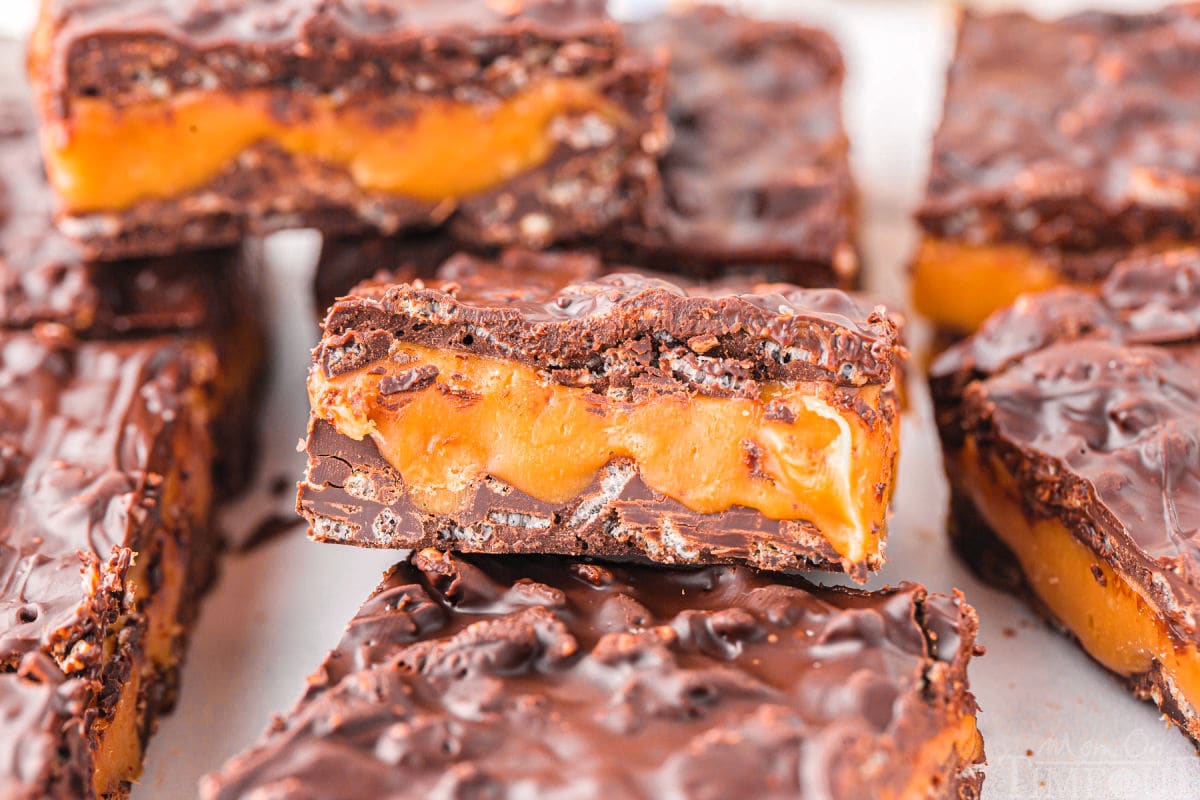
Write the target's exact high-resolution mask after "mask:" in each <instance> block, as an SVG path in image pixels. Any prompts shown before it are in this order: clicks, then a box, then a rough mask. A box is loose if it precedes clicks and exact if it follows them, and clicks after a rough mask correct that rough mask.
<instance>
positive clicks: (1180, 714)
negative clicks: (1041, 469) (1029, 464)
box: [949, 490, 1200, 751]
mask: <svg viewBox="0 0 1200 800" xmlns="http://www.w3.org/2000/svg"><path fill="white" fill-rule="evenodd" d="M949 533H950V541H951V544H952V545H953V547H954V551H955V552H956V553H957V554H958V555H959V556H960V557H961V558H962V559H963V561H964V562H966V564H967V565H968V566H970V567H971V569H972V571H974V572H975V574H976V575H978V576H979V577H980V578H981V579H982V580H983V581H985V582H986V583H988V584H990V585H992V586H995V587H996V588H998V589H1001V590H1003V591H1006V592H1008V593H1010V594H1013V595H1015V596H1017V597H1020V598H1021V599H1023V600H1024V601H1025V602H1026V603H1027V604H1028V605H1029V606H1030V608H1032V609H1033V610H1034V611H1035V612H1036V613H1037V614H1038V616H1040V617H1042V619H1043V620H1045V621H1046V623H1047V624H1048V625H1049V626H1050V627H1052V628H1053V629H1054V630H1056V631H1058V632H1059V633H1061V634H1063V635H1065V636H1067V637H1068V638H1070V639H1072V640H1073V641H1074V642H1075V643H1076V644H1077V645H1079V644H1080V642H1079V639H1078V637H1076V636H1075V634H1074V633H1073V632H1072V631H1071V629H1070V628H1068V627H1066V626H1065V625H1063V623H1062V622H1061V621H1060V620H1059V619H1058V617H1057V616H1056V615H1055V614H1054V612H1052V611H1051V610H1050V609H1049V608H1048V607H1047V606H1046V604H1045V603H1043V602H1042V600H1041V598H1040V597H1038V595H1037V592H1035V591H1034V590H1033V587H1031V586H1030V585H1029V583H1028V581H1026V579H1025V575H1024V572H1023V571H1022V570H1021V565H1020V561H1019V560H1018V559H1017V557H1016V555H1015V554H1014V553H1013V552H1012V550H1011V549H1010V548H1009V547H1008V545H1006V544H1005V543H1004V542H1003V541H1002V540H1001V539H1000V537H999V536H997V534H996V532H995V531H994V530H993V529H992V527H991V526H990V525H989V524H988V523H987V521H986V520H985V519H984V518H983V515H982V514H981V513H979V510H978V509H977V508H976V507H975V504H974V503H973V502H972V501H971V500H970V498H968V497H967V496H965V495H964V494H962V493H961V492H958V491H956V490H952V493H951V497H950V517H949ZM1080 649H1083V647H1082V646H1081V645H1080ZM1084 652H1085V653H1086V652H1087V651H1086V650H1084ZM1089 655H1090V654H1089ZM1093 660H1094V659H1093ZM1096 663H1097V664H1098V665H1099V666H1101V667H1102V668H1104V670H1105V671H1106V672H1108V673H1109V674H1110V675H1112V676H1113V677H1114V678H1116V679H1117V681H1118V682H1120V684H1121V685H1122V686H1124V687H1125V688H1126V689H1128V690H1129V691H1130V692H1131V693H1132V694H1133V695H1134V696H1135V697H1137V698H1138V699H1139V700H1144V701H1150V702H1153V703H1154V704H1155V705H1156V706H1158V708H1159V710H1160V711H1161V712H1162V713H1163V714H1164V715H1166V717H1167V718H1168V719H1170V720H1171V722H1173V723H1174V724H1175V725H1177V726H1178V727H1179V729H1180V730H1181V731H1182V732H1183V733H1184V735H1185V736H1187V737H1188V738H1189V739H1190V740H1191V741H1192V744H1193V745H1195V746H1196V748H1197V751H1200V716H1198V715H1196V714H1193V713H1189V711H1188V710H1187V709H1185V708H1183V707H1182V706H1181V705H1180V704H1179V703H1178V702H1176V699H1175V694H1174V691H1173V688H1172V686H1171V683H1170V678H1169V676H1167V675H1166V674H1164V672H1163V670H1162V668H1161V666H1160V665H1159V664H1158V662H1157V661H1156V662H1154V665H1153V667H1152V668H1151V669H1150V670H1149V671H1147V672H1143V673H1139V674H1135V675H1122V674H1120V673H1117V672H1113V671H1112V670H1110V669H1108V668H1107V667H1104V665H1103V664H1100V662H1098V661H1097V662H1096Z"/></svg>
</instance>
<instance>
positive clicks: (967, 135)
mask: <svg viewBox="0 0 1200 800" xmlns="http://www.w3.org/2000/svg"><path fill="white" fill-rule="evenodd" d="M1198 23H1200V5H1198V4H1194V3H1193V4H1184V5H1179V6H1174V7H1171V8H1168V9H1165V10H1163V11H1160V12H1157V13H1153V14H1142V15H1119V14H1102V13H1085V14H1079V15H1075V16H1070V17H1066V18H1064V19H1061V20H1057V21H1043V20H1038V19H1035V18H1033V17H1030V16H1027V15H1025V14H1021V13H1003V14H995V15H987V14H980V13H975V12H971V11H966V12H965V13H964V15H963V18H962V26H961V29H960V32H959V40H958V50H957V54H956V56H955V59H954V63H953V64H952V66H951V68H950V73H949V79H948V86H947V95H946V105H945V115H944V118H943V120H942V124H941V127H940V129H939V130H938V132H937V135H936V137H935V139H934V147H933V166H932V170H931V174H930V178H929V185H928V191H927V194H926V200H925V204H924V206H923V207H922V209H921V211H920V214H919V217H920V221H921V224H922V225H923V226H924V227H925V229H926V230H927V231H928V232H930V233H931V234H933V235H936V236H940V237H945V238H950V239H957V240H965V241H967V242H973V243H982V242H995V241H1006V240H1007V241H1016V242H1020V243H1023V244H1028V245H1032V246H1035V247H1043V246H1053V247H1062V248H1069V249H1091V248H1097V247H1105V246H1110V245H1117V246H1127V245H1136V244H1140V243H1142V242H1145V241H1147V240H1153V239H1168V240H1184V241H1190V240H1194V239H1195V238H1196V237H1197V236H1198V235H1200V192H1197V190H1196V189H1195V188H1194V184H1195V183H1196V179H1197V177H1200V106H1197V104H1196V103H1195V102H1194V99H1195V97H1196V95H1197V94H1198V93H1200V24H1198Z"/></svg>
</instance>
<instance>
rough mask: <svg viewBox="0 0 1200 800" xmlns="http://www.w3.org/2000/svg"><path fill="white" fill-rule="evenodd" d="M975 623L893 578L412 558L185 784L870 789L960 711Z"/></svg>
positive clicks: (467, 792)
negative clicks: (876, 581) (252, 727)
mask: <svg viewBox="0 0 1200 800" xmlns="http://www.w3.org/2000/svg"><path fill="white" fill-rule="evenodd" d="M974 632H975V620H974V612H973V611H972V610H971V609H970V608H969V607H968V606H966V605H965V604H962V603H961V602H955V601H951V600H950V598H940V597H938V596H927V595H926V593H925V591H924V589H922V588H921V587H919V586H916V585H912V584H904V585H901V586H899V587H896V588H893V589H889V590H885V591H883V592H878V593H874V594H868V593H864V592H857V591H853V590H848V589H818V588H817V587H814V586H812V585H810V584H808V583H806V582H804V581H803V580H801V579H799V578H785V577H779V576H767V575H765V574H763V573H756V572H754V571H752V570H748V569H741V568H735V567H712V568H707V569H700V570H691V571H683V570H677V571H658V570H654V569H651V568H647V567H634V566H618V565H604V566H601V565H599V564H594V563H590V562H587V561H579V560H570V559H553V558H547V557H497V556H491V557H468V556H459V555H450V554H447V555H444V556H443V555H441V554H437V553H433V552H432V551H424V552H423V553H420V554H417V555H416V556H414V557H413V559H412V561H411V563H402V564H400V565H398V566H397V567H395V568H393V570H392V571H391V572H390V573H389V574H388V575H387V576H386V578H385V580H384V582H383V584H382V585H381V586H380V587H379V588H378V589H377V590H376V592H375V594H374V595H373V596H372V598H371V599H370V600H368V601H367V602H366V604H364V605H363V607H362V609H361V610H360V611H359V613H358V615H357V616H356V617H355V619H354V620H353V621H352V622H351V623H350V625H349V627H348V628H347V630H346V633H345V635H344V636H343V638H342V642H341V643H340V644H339V646H338V648H337V649H336V650H334V651H333V652H332V653H331V654H330V655H329V657H328V659H327V660H326V662H325V664H324V665H323V666H322V668H321V669H320V670H319V671H318V673H317V674H316V675H315V676H314V677H313V678H312V679H311V681H310V685H309V689H308V691H307V693H306V695H305V697H304V698H303V699H302V700H301V702H300V703H299V704H298V705H297V707H296V708H295V710H294V711H293V712H292V713H291V714H290V715H289V716H288V717H287V718H285V719H283V720H281V721H279V722H278V723H277V724H276V726H275V727H274V729H273V730H272V731H271V733H270V734H269V735H268V737H267V738H266V739H265V741H264V742H263V743H262V744H260V745H259V746H258V747H257V748H255V749H254V750H251V751H250V752H249V753H247V754H245V755H243V756H241V757H239V758H237V759H234V760H233V761H232V762H230V763H229V764H228V765H227V766H226V767H225V769H224V771H223V772H221V773H220V774H218V775H215V776H210V777H209V778H208V779H206V781H205V783H204V787H203V791H202V794H203V795H204V796H205V797H206V798H209V800H218V799H219V800H226V799H227V798H228V799H229V800H232V798H236V797H248V796H250V795H254V796H263V797H266V796H271V797H285V796H286V797H293V796H295V797H300V796H304V797H325V796H338V797H345V798H351V797H363V798H367V797H385V796H386V797H390V798H405V797H422V798H424V797H443V796H444V797H462V796H472V797H495V798H502V797H503V798H515V797H521V796H530V797H533V796H537V797H578V798H593V797H595V798H601V797H629V798H641V797H645V798H660V797H681V798H682V797H689V798H691V797H735V796H736V797H763V798H784V797H787V798H796V797H810V798H816V797H825V798H861V797H868V796H879V795H880V793H881V791H882V790H884V789H887V788H894V787H899V786H903V785H905V781H906V779H907V777H908V772H909V770H910V769H911V767H912V765H913V755H914V753H915V751H916V748H918V747H919V746H920V745H921V744H923V743H924V741H925V740H926V738H927V737H930V736H932V735H934V734H936V733H937V732H939V730H941V728H942V726H944V725H946V724H950V715H951V714H952V713H956V712H959V711H965V712H967V713H973V711H974V702H973V700H972V699H971V697H970V695H969V694H965V686H964V683H965V665H966V661H967V659H968V658H969V656H970V654H971V651H972V647H973V638H974ZM867 752H869V753H871V754H872V763H874V764H876V765H877V769H876V770H875V773H874V774H873V775H868V774H867V772H866V771H864V770H863V769H862V763H863V762H862V760H861V759H862V758H863V757H864V756H865V754H866V753H867ZM287 787H303V789H302V790H299V791H296V792H295V793H294V794H293V793H290V792H289V789H288V788H287Z"/></svg>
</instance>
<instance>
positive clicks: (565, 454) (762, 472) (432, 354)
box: [309, 343, 898, 560]
mask: <svg viewBox="0 0 1200 800" xmlns="http://www.w3.org/2000/svg"><path fill="white" fill-rule="evenodd" d="M417 366H433V367H435V368H436V369H437V372H438V376H437V379H436V381H435V382H434V383H433V384H432V385H429V386H426V387H424V388H422V389H420V390H417V391H408V392H404V393H399V394H392V395H382V394H381V393H380V390H379V385H380V382H381V381H382V380H383V379H384V378H385V377H387V376H389V375H397V374H398V373H408V371H409V370H412V369H413V368H414V367H417ZM858 391H859V397H860V399H861V400H862V401H863V402H865V403H866V404H868V405H870V406H872V407H879V405H880V403H881V402H883V398H882V395H883V392H884V389H883V388H881V387H878V386H868V387H864V388H862V389H860V390H858ZM831 392H832V389H831V388H830V387H827V386H824V385H818V384H812V385H808V384H797V385H794V386H783V385H763V386H762V387H761V394H760V396H759V397H758V398H754V399H750V398H713V397H704V396H699V395H694V394H683V393H676V394H664V395H658V396H652V397H649V398H647V399H645V400H642V401H640V402H638V403H631V402H625V401H622V400H618V399H614V398H612V397H608V396H606V395H599V394H596V393H594V392H590V391H587V390H586V389H580V388H574V387H567V386H562V385H560V384H557V383H554V382H551V381H548V380H546V379H544V378H542V377H541V376H540V375H539V374H538V372H537V371H536V370H534V369H533V368H531V367H527V366H525V365H522V364H517V363H514V362H510V361H504V360H500V359H493V358H486V357H481V356H473V355H467V354H464V353H456V352H451V351H446V350H436V349H431V348H427V347H421V346H418V345H411V344H404V343H397V344H395V345H394V346H393V348H392V353H391V358H390V359H389V360H387V361H380V362H376V363H373V364H371V365H370V366H369V367H366V368H364V369H361V370H358V371H356V372H351V373H346V374H343V375H339V376H337V377H334V378H327V377H326V376H325V375H324V373H323V372H322V371H321V370H320V369H314V370H313V371H312V372H311V373H310V379H309V397H310V399H311V401H312V407H313V409H314V410H315V411H316V413H317V414H319V415H320V416H321V417H322V418H323V419H325V420H327V421H329V422H330V423H332V424H333V425H334V427H336V428H337V430H338V431H339V432H341V433H342V434H343V435H345V436H349V437H350V438H353V439H357V440H361V439H363V438H364V437H367V436H370V437H372V439H374V441H375V444H376V445H377V447H378V448H379V452H380V454H381V455H382V456H383V457H384V458H385V459H386V460H387V461H388V462H389V463H390V464H391V465H392V466H394V467H395V468H396V469H397V470H398V471H399V473H400V475H401V477H402V478H403V479H404V482H405V484H406V486H407V489H408V491H409V493H410V497H411V498H412V501H413V502H414V503H415V504H416V505H417V506H418V507H419V508H421V509H423V510H424V511H426V512H429V513H436V514H453V513H456V512H458V511H460V510H462V509H463V508H464V507H465V505H466V504H467V503H468V502H469V501H470V499H471V495H472V492H473V489H474V486H475V484H476V482H477V481H479V480H480V479H482V478H483V477H485V476H492V477H495V478H498V479H499V480H501V481H504V482H505V483H507V484H509V485H511V486H513V487H515V488H517V489H519V490H520V491H522V492H524V493H526V494H528V495H530V496H532V497H535V498H537V499H539V500H542V501H543V502H546V503H553V504H563V503H566V502H568V501H570V500H572V499H573V498H575V497H576V496H577V495H578V494H579V493H580V492H581V491H583V490H584V489H586V488H587V486H588V485H589V484H590V483H591V482H592V481H593V480H594V479H595V477H596V474H597V472H598V471H600V470H601V469H602V468H603V467H604V466H605V465H606V464H608V463H609V462H610V461H612V460H613V459H616V458H628V459H631V460H633V461H634V462H635V463H636V464H637V466H638V469H639V470H640V473H641V477H642V480H643V481H644V482H645V483H646V484H647V485H648V486H649V487H650V488H652V489H654V490H656V491H658V492H660V493H662V494H664V495H666V496H667V497H669V498H671V499H673V500H675V501H677V502H679V503H680V504H682V505H683V506H685V507H687V508H689V509H691V510H693V511H696V512H699V513H702V514H713V513H718V512H721V511H725V510H727V509H729V508H731V507H733V506H745V507H748V508H752V509H756V510H757V511H759V512H761V513H762V514H764V515H765V516H767V517H770V518H772V519H799V520H807V521H809V522H811V523H812V524H814V525H816V526H817V527H818V528H819V529H820V530H821V531H822V533H823V534H824V535H825V536H826V538H827V539H828V540H829V542H830V544H831V545H832V546H833V547H834V548H835V549H836V550H837V552H838V553H839V554H841V555H843V556H845V557H848V558H852V559H856V560H857V559H861V558H863V557H864V556H865V555H866V554H868V553H870V554H873V553H876V552H878V549H879V542H878V538H877V531H878V530H880V529H882V526H883V521H884V514H885V511H886V507H887V502H888V491H887V490H885V488H883V487H889V486H890V485H891V480H890V476H891V472H892V467H893V460H894V458H895V455H896V448H897V438H898V437H897V430H896V428H897V426H898V420H896V418H895V417H893V420H892V422H891V423H890V424H889V425H883V424H881V425H880V426H879V427H878V428H877V429H874V430H873V429H872V428H871V427H870V426H868V425H867V424H866V423H865V422H864V421H863V420H862V419H861V418H859V417H858V416H856V415H854V414H852V413H849V412H846V411H843V410H840V409H839V408H836V407H835V406H834V405H832V404H831V402H830V401H829V397H828V396H829V394H830V393H831ZM768 404H770V405H771V407H772V408H773V409H775V413H768ZM785 409H786V413H780V412H781V411H782V410H785ZM786 416H791V417H793V418H794V421H791V422H788V421H785V419H783V418H781V417H786Z"/></svg>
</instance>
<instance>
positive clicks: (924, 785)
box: [880, 714, 983, 800]
mask: <svg viewBox="0 0 1200 800" xmlns="http://www.w3.org/2000/svg"><path fill="white" fill-rule="evenodd" d="M982 756H983V737H982V736H980V735H979V728H978V727H977V726H976V724H975V716H974V715H973V714H965V715H963V716H962V717H960V718H959V719H958V721H957V722H953V723H952V724H951V725H950V726H949V727H947V728H946V729H945V730H943V731H942V732H941V733H939V734H938V735H937V736H935V737H934V738H932V739H930V740H929V741H928V742H926V743H925V744H924V745H922V746H921V749H920V750H919V751H917V754H916V756H915V757H914V758H913V770H912V774H911V777H909V779H908V782H907V783H906V784H905V786H904V790H903V791H902V792H901V793H900V794H899V795H895V794H893V793H891V792H886V791H885V792H884V793H883V794H882V795H881V797H880V800H927V798H929V797H942V796H943V794H942V793H943V792H944V790H945V786H946V783H947V782H948V781H951V780H953V778H954V773H956V772H957V771H958V770H959V769H960V768H962V767H964V766H966V765H970V764H974V763H976V762H977V761H978V760H979V759H980V758H981V757H982ZM947 768H949V769H950V770H951V771H952V772H951V774H949V775H947V774H946V770H947Z"/></svg>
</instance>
